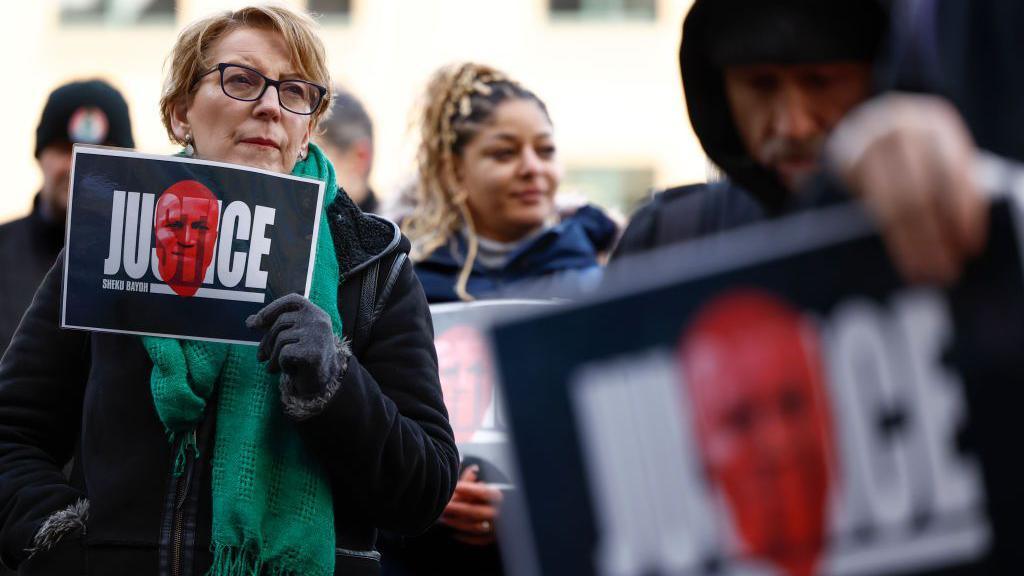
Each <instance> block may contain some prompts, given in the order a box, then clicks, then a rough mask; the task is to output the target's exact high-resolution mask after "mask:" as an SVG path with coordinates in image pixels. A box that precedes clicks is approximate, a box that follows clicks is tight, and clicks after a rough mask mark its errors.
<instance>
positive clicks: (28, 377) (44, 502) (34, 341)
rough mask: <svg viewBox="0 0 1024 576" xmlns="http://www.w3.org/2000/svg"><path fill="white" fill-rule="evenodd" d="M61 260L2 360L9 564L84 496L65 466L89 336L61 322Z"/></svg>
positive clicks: (3, 529) (0, 474) (0, 454)
mask: <svg viewBox="0 0 1024 576" xmlns="http://www.w3.org/2000/svg"><path fill="white" fill-rule="evenodd" d="M63 265H64V256H63V253H61V255H60V256H59V257H58V258H57V262H56V263H55V264H54V266H53V268H51V269H50V272H49V273H48V274H47V275H46V277H45V279H44V280H43V283H42V285H41V286H40V288H39V290H38V291H37V292H36V296H35V299H34V300H33V301H32V305H31V306H30V307H29V309H28V311H27V312H26V313H25V316H24V318H23V319H22V322H21V325H20V326H19V328H18V330H17V332H15V335H14V338H13V339H12V341H11V345H10V347H9V348H8V349H7V352H6V354H5V355H4V357H3V361H2V362H0V555H2V560H3V562H4V564H6V565H7V566H10V567H14V566H17V565H18V564H19V563H20V562H21V561H22V560H24V559H25V557H27V556H28V554H29V550H30V549H31V548H32V547H33V546H34V545H36V544H38V542H34V539H35V538H36V536H37V533H39V528H40V526H42V525H43V523H44V522H45V521H46V519H47V518H49V517H50V516H51V515H53V514H54V513H55V512H57V511H60V510H63V509H66V508H71V507H74V506H75V504H76V503H77V502H79V500H80V499H82V498H84V494H82V493H81V492H79V491H78V490H76V489H74V488H72V487H71V486H70V485H68V483H67V481H66V479H65V477H64V474H63V472H62V467H63V466H64V464H65V463H67V462H68V461H69V460H70V458H71V456H72V453H73V450H74V446H75V440H76V437H77V433H78V430H79V429H80V424H81V417H82V398H83V394H84V390H85V379H86V375H87V374H88V341H89V339H88V334H87V333H86V332H82V331H75V330H61V329H60V295H61V279H62V277H63ZM7 273H16V271H12V270H8V271H7Z"/></svg>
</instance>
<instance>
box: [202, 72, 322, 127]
mask: <svg viewBox="0 0 1024 576" xmlns="http://www.w3.org/2000/svg"><path fill="white" fill-rule="evenodd" d="M217 71H220V88H221V90H223V91H224V94H225V95H227V96H228V97H230V98H234V99H235V100H241V101H243V102H253V101H255V100H259V99H260V98H262V97H263V93H264V92H266V91H267V86H273V87H274V88H277V101H278V102H280V103H281V107H282V108H284V109H285V110H288V111H289V112H293V113H295V114H302V115H303V116H308V115H310V114H312V113H313V112H315V111H316V109H317V108H318V107H319V106H320V102H321V101H323V99H324V95H325V94H327V88H324V87H323V86H320V85H319V84H313V83H312V82H306V81H305V80H273V79H271V78H267V77H266V76H264V75H263V74H260V73H259V72H258V71H256V70H253V69H252V68H249V67H248V66H242V65H241V64H226V63H224V62H221V63H220V64H217V67H216V68H212V69H210V70H208V71H206V72H203V73H202V74H200V75H199V76H198V77H197V78H196V79H195V81H193V82H192V86H191V88H195V86H196V84H198V83H199V81H200V80H202V79H203V78H205V77H206V76H208V75H210V74H212V73H214V72H217Z"/></svg>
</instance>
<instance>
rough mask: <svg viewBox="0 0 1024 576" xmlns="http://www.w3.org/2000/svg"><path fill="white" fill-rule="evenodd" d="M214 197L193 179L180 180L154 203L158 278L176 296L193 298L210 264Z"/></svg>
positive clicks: (214, 234) (214, 225)
mask: <svg viewBox="0 0 1024 576" xmlns="http://www.w3.org/2000/svg"><path fill="white" fill-rule="evenodd" d="M219 212H220V210H219V208H218V205H217V197H216V196H214V195H213V192H211V191H210V189H209V188H207V187H206V186H203V185H202V184H200V183H199V182H196V181H195V180H182V181H181V182H178V183H176V184H174V185H173V186H171V187H170V188H168V189H167V190H164V192H163V194H161V195H160V198H159V199H158V200H157V201H156V212H155V214H154V218H153V220H154V221H153V229H154V231H155V232H156V257H157V260H158V264H159V270H160V277H161V278H162V279H163V281H164V282H166V283H167V284H168V285H169V286H170V287H171V289H172V290H174V292H175V293H177V294H178V295H179V296H193V295H194V294H195V293H196V291H197V290H198V289H199V286H200V285H201V284H202V282H203V277H204V276H205V275H206V269H207V268H208V267H209V266H210V262H211V261H213V250H214V246H215V245H216V243H217V220H218V218H219Z"/></svg>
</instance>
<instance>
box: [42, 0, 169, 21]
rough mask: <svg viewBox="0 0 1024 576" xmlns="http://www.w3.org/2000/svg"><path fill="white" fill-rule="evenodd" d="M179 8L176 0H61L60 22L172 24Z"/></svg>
mask: <svg viewBox="0 0 1024 576" xmlns="http://www.w3.org/2000/svg"><path fill="white" fill-rule="evenodd" d="M176 4H177V3H176V2H175V0H60V21H61V23H64V24H73V23H79V22H81V23H96V22H101V23H104V24H119V25H132V24H140V23H149V22H156V23H165V22H166V23H173V22H174V11H175V8H176Z"/></svg>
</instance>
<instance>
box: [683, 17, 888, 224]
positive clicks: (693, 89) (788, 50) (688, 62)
mask: <svg viewBox="0 0 1024 576" xmlns="http://www.w3.org/2000/svg"><path fill="white" fill-rule="evenodd" d="M776 10H778V11H781V12H785V13H786V16H788V17H790V18H792V16H793V15H797V16H799V17H800V20H801V21H800V22H796V23H795V26H797V27H798V28H799V27H803V29H804V30H813V31H814V32H813V33H811V34H809V35H801V34H799V33H791V34H786V33H779V32H783V31H785V30H786V25H789V24H792V22H790V21H788V20H787V21H782V23H781V25H780V20H784V19H780V18H777V17H776V16H777V14H775V12H776ZM837 11H838V12H844V13H845V14H849V13H854V14H856V20H855V21H856V22H857V23H856V24H852V25H851V27H850V28H846V27H843V28H842V29H841V32H842V33H841V34H840V35H839V36H840V38H839V40H840V41H838V42H837V41H835V40H836V34H834V33H833V34H827V33H820V31H821V30H823V27H822V26H820V25H819V24H820V23H821V22H827V21H831V22H835V21H836V20H837V17H836V14H835V13H836V12H837ZM805 16H806V18H804V17H805ZM838 21H842V22H845V21H849V17H848V16H847V17H846V18H843V19H839V20H838ZM765 22H768V23H769V25H771V26H774V28H772V29H771V32H768V33H760V34H759V32H760V31H758V27H759V26H761V25H762V24H764V23H765ZM887 22H888V16H887V13H886V11H885V10H884V8H883V5H882V3H881V2H879V1H877V0H695V1H694V3H693V7H692V8H691V9H690V12H689V13H688V14H687V16H686V19H685V21H684V22H683V37H682V42H681V43H680V46H679V68H680V73H681V76H682V81H683V92H684V94H685V96H686V106H687V111H688V113H689V116H690V122H691V123H692V125H693V131H694V133H695V134H696V135H697V138H698V139H699V140H700V143H701V146H703V147H704V151H705V153H706V154H707V155H708V157H709V158H710V159H711V161H712V162H714V163H715V164H716V165H717V166H718V167H719V168H721V169H722V170H723V171H724V172H725V174H726V175H727V176H728V177H729V178H730V179H731V180H732V181H733V182H735V183H736V184H738V185H740V186H741V187H743V188H745V189H746V190H747V191H749V192H750V193H751V194H753V196H754V197H755V198H757V200H758V201H760V202H761V204H762V205H763V206H764V207H765V209H766V210H767V211H768V212H769V213H777V212H779V211H781V210H783V209H784V207H785V206H786V205H787V204H788V203H789V200H790V193H789V192H788V191H787V189H786V187H785V186H784V185H783V184H782V181H781V180H780V179H779V177H778V176H777V175H776V174H775V172H773V171H771V170H768V169H765V168H763V167H761V166H760V165H759V164H758V163H757V162H755V161H754V159H753V157H751V156H750V155H749V154H748V153H747V151H746V149H745V148H744V146H743V142H742V140H741V139H740V135H739V132H738V131H737V130H736V126H735V124H734V123H733V119H732V113H731V111H730V110H729V103H728V101H727V99H726V94H725V86H724V82H723V76H722V67H721V65H720V64H719V62H720V61H721V60H722V59H729V60H732V61H735V60H737V59H746V61H748V62H753V61H760V62H778V63H799V62H803V63H806V62H822V61H828V60H837V59H850V57H851V55H853V54H855V53H856V54H862V53H863V51H864V50H865V49H869V50H870V52H871V55H870V56H860V57H866V58H868V59H873V58H874V55H875V54H877V53H878V52H880V48H881V43H882V38H883V37H884V35H885V29H886V28H887ZM724 29H728V31H729V33H730V34H731V35H733V37H735V38H737V39H738V40H739V41H738V42H736V43H732V44H730V45H729V46H726V49H725V50H723V49H722V43H721V42H716V34H719V33H720V32H721V31H722V30H724ZM751 32H753V33H751ZM723 52H724V53H723ZM754 53H760V54H762V55H763V57H762V58H761V59H760V60H756V58H752V54H754Z"/></svg>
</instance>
